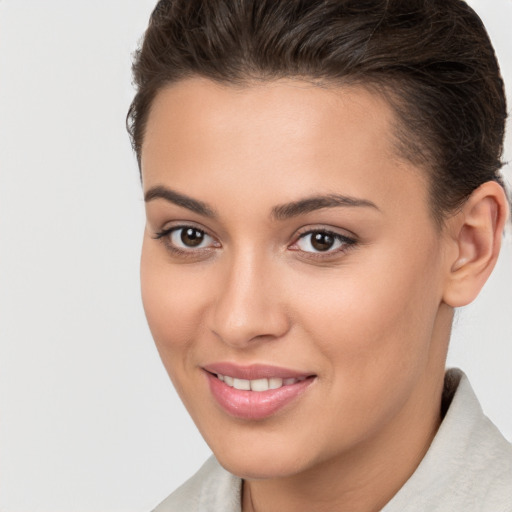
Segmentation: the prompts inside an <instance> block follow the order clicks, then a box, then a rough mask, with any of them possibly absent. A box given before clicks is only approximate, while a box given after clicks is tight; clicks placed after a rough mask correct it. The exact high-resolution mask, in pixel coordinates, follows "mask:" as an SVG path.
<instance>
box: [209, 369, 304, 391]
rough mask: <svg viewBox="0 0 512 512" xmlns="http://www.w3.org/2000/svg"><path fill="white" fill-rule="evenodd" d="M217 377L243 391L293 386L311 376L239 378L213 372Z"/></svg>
mask: <svg viewBox="0 0 512 512" xmlns="http://www.w3.org/2000/svg"><path fill="white" fill-rule="evenodd" d="M212 375H214V376H215V377H217V378H218V379H219V380H220V381H222V382H224V384H226V385H227V386H229V387H231V388H235V389H238V390H241V391H256V392H262V391H268V390H271V389H279V388H282V387H283V386H293V385H294V384H297V383H298V382H302V381H304V380H306V379H308V378H312V376H311V377H297V378H287V379H283V378H281V377H270V378H268V379H267V378H262V379H252V380H249V379H237V378H236V377H231V376H229V375H222V374H220V373H217V374H212Z"/></svg>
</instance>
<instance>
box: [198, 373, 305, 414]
mask: <svg viewBox="0 0 512 512" xmlns="http://www.w3.org/2000/svg"><path fill="white" fill-rule="evenodd" d="M206 375H207V377H208V381H209V384H210V390H211V392H212V394H213V396H214V398H215V400H217V403H218V404H219V405H220V406H221V407H222V408H223V409H224V411H226V412H227V413H228V414H230V415H231V416H235V417H236V418H240V419H244V420H263V419H265V418H268V417H269V416H272V415H273V414H275V413H276V412H278V411H279V410H281V409H282V408H283V407H285V406H286V405H288V404H289V403H290V402H292V401H294V400H295V399H296V398H298V397H299V396H300V395H302V393H304V391H305V390H306V389H307V388H308V387H309V385H310V384H311V383H312V382H313V380H314V378H308V379H306V380H303V381H299V382H296V383H295V384H290V385H288V386H282V387H280V388H278V389H269V390H268V391H245V390H240V389H235V388H232V387H231V386H228V385H227V384H225V383H224V382H222V381H221V380H219V379H218V378H217V377H215V376H214V375H212V374H211V373H208V372H206Z"/></svg>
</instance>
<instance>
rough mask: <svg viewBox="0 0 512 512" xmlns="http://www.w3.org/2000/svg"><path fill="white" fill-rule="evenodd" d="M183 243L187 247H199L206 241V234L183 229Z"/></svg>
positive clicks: (193, 229) (191, 229) (192, 229)
mask: <svg viewBox="0 0 512 512" xmlns="http://www.w3.org/2000/svg"><path fill="white" fill-rule="evenodd" d="M180 231H181V236H180V238H181V241H182V242H183V245H185V246H187V247H197V246H198V245H201V243H202V242H203V241H204V232H203V231H201V230H199V229H195V228H184V229H181V230H180Z"/></svg>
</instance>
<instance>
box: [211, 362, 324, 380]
mask: <svg viewBox="0 0 512 512" xmlns="http://www.w3.org/2000/svg"><path fill="white" fill-rule="evenodd" d="M203 369H204V370H206V371H207V372H210V373H215V374H218V373H220V374H221V375H229V376H230V377H234V378H235V379H247V380H254V379H270V378H271V377H279V378H281V379H299V378H301V377H311V376H312V375H314V374H312V373H308V372H300V371H296V370H291V369H289V368H282V367H279V366H272V365H267V364H251V365H248V366H241V365H237V364H234V363H228V362H222V363H212V364H207V365H206V366H203Z"/></svg>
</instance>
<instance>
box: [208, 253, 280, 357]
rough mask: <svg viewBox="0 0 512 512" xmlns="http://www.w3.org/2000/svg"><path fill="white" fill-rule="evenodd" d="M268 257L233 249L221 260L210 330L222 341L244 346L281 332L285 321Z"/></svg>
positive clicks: (270, 259)
mask: <svg viewBox="0 0 512 512" xmlns="http://www.w3.org/2000/svg"><path fill="white" fill-rule="evenodd" d="M274 264H275V263H274V262H273V261H272V258H271V257H268V256H265V255H263V254H261V253H259V252H258V251H256V250H252V249H250V248H245V249H241V250H239V251H236V252H234V253H233V254H232V255H231V257H230V258H227V259H226V261H225V262H224V268H223V271H222V272H221V277H220V281H221V282H220V286H219V289H218V293H217V297H216V301H215V305H214V311H213V322H212V326H211V328H212V331H214V333H215V334H216V335H217V336H219V337H220V338H221V339H222V340H223V341H224V342H225V343H227V344H229V345H232V346H236V347H244V346H245V345H246V344H247V343H249V342H253V341H255V340H256V339H260V340H263V339H272V338H277V337H279V336H281V335H282V334H284V332H286V330H287V329H288V320H287V318H286V314H285V311H284V308H282V307H281V305H280V300H279V296H278V288H277V287H276V286H274V285H273V283H272V282H271V281H272V276H273V274H274V272H273V265H274Z"/></svg>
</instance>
